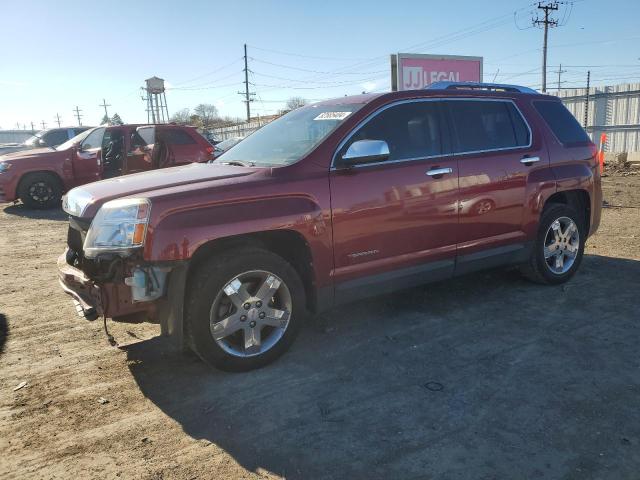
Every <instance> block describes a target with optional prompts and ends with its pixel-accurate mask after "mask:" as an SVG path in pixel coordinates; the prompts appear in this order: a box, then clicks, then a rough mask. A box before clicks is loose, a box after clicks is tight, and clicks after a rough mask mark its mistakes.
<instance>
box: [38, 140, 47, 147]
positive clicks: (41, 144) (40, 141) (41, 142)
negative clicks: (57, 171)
mask: <svg viewBox="0 0 640 480" xmlns="http://www.w3.org/2000/svg"><path fill="white" fill-rule="evenodd" d="M38 146H39V147H48V146H49V145H47V142H45V141H44V140H43V139H41V138H39V139H38Z"/></svg>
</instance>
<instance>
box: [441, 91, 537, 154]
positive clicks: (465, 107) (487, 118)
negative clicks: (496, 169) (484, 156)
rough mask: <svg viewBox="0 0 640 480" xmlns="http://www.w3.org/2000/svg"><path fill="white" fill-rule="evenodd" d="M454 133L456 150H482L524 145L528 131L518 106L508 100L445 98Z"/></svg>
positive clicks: (528, 139)
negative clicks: (453, 99) (449, 99)
mask: <svg viewBox="0 0 640 480" xmlns="http://www.w3.org/2000/svg"><path fill="white" fill-rule="evenodd" d="M446 104H447V108H448V110H449V113H450V117H451V121H452V123H453V128H454V131H455V133H456V142H455V144H456V146H455V151H456V153H470V152H484V151H491V150H502V149H510V148H519V147H526V146H528V145H529V144H530V141H531V138H530V137H531V134H530V132H529V128H528V126H527V124H526V123H525V121H524V119H523V118H522V115H521V114H520V112H519V111H518V109H517V108H516V107H515V106H514V105H513V103H512V102H510V101H495V100H456V101H447V102H446Z"/></svg>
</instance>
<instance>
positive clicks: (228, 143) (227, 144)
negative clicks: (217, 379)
mask: <svg viewBox="0 0 640 480" xmlns="http://www.w3.org/2000/svg"><path fill="white" fill-rule="evenodd" d="M240 140H242V137H232V138H227V139H226V140H223V141H222V142H220V143H218V144H217V145H216V147H215V148H216V149H217V150H219V151H221V152H225V151H227V150H229V149H230V148H231V147H233V146H234V145H235V144H236V143H239V142H240Z"/></svg>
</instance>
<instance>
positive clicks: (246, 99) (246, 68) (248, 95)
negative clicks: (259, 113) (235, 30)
mask: <svg viewBox="0 0 640 480" xmlns="http://www.w3.org/2000/svg"><path fill="white" fill-rule="evenodd" d="M243 71H244V93H243V92H238V94H239V95H244V103H245V104H246V106H247V122H248V121H250V120H251V105H250V104H251V102H252V101H253V98H252V96H253V95H255V93H254V92H249V65H248V63H247V44H246V43H245V44H244V69H243Z"/></svg>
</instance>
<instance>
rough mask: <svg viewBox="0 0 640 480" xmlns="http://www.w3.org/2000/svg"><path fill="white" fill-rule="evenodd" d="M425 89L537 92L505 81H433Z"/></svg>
mask: <svg viewBox="0 0 640 480" xmlns="http://www.w3.org/2000/svg"><path fill="white" fill-rule="evenodd" d="M425 89H427V90H488V91H494V92H518V93H528V94H537V93H538V92H536V91H535V90H534V89H533V88H529V87H522V86H520V85H508V84H506V83H482V82H434V83H432V84H431V85H429V86H427V87H425Z"/></svg>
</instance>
